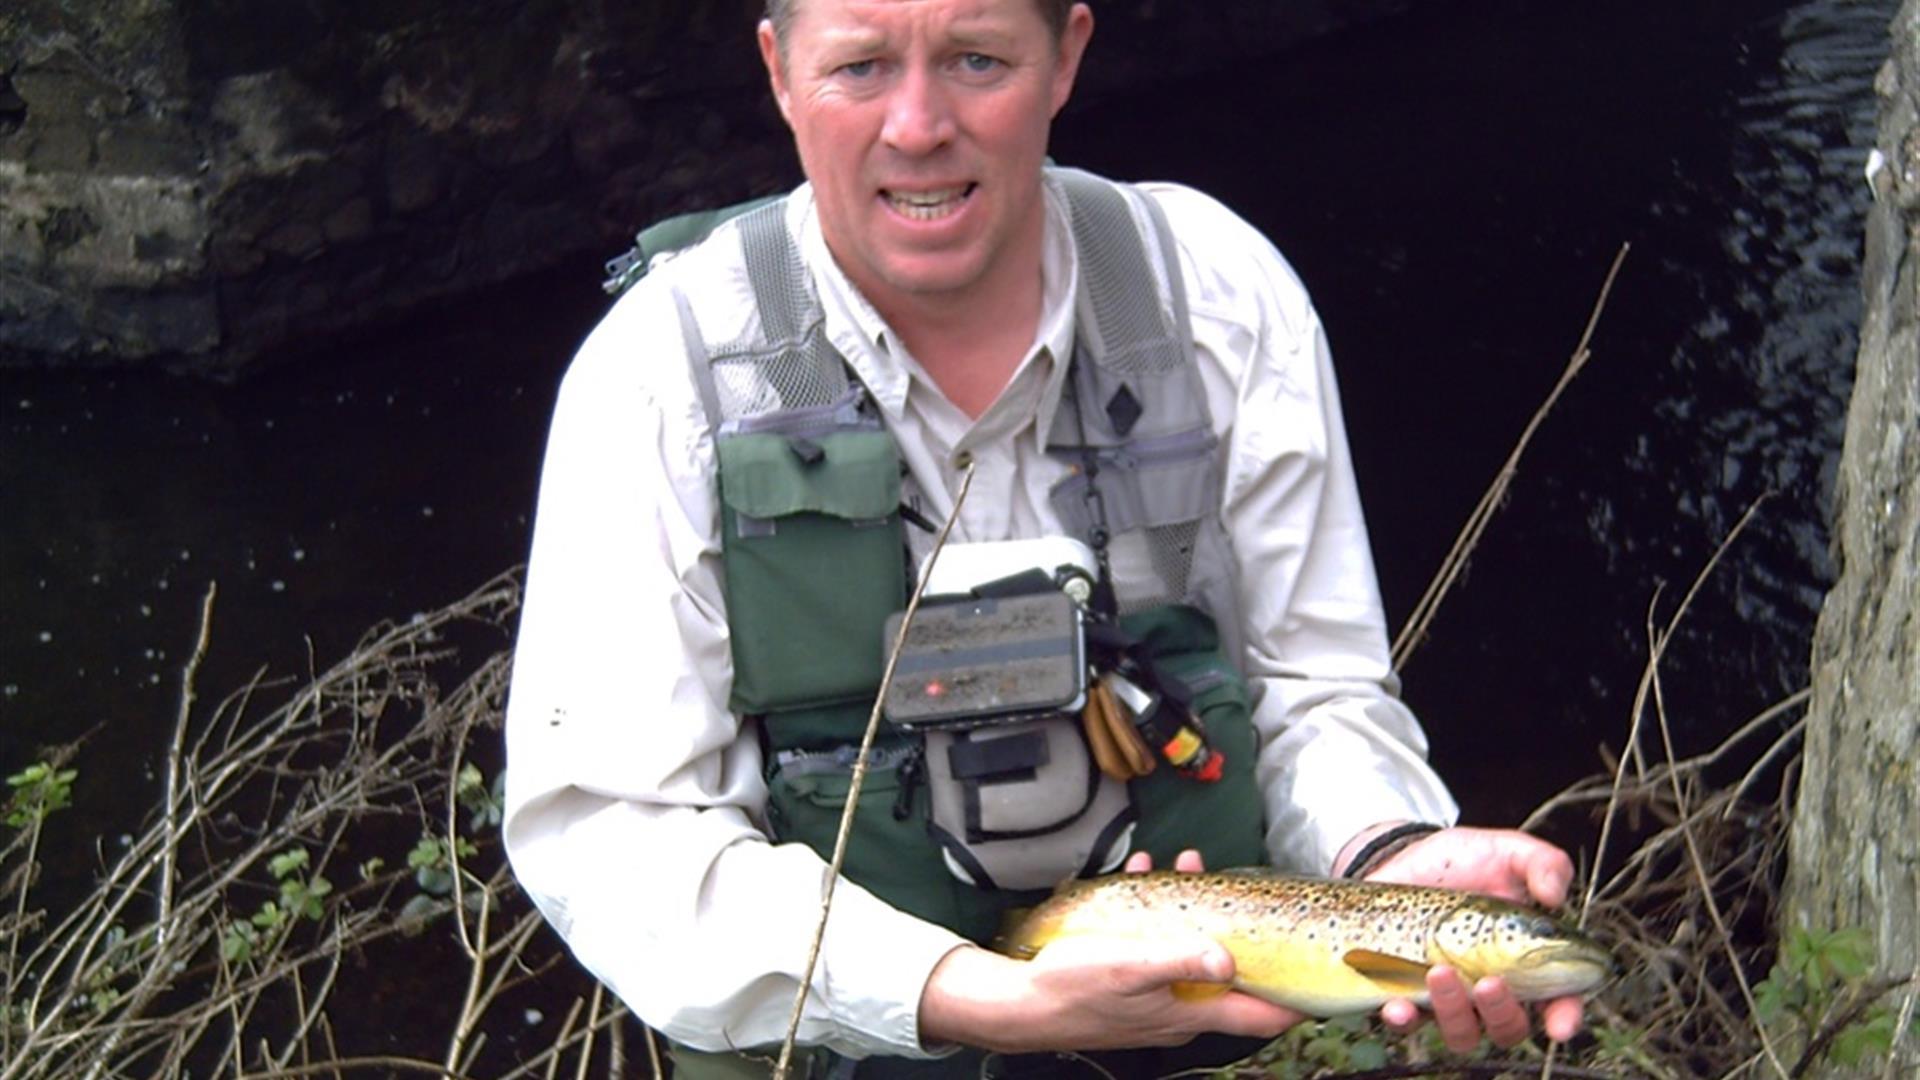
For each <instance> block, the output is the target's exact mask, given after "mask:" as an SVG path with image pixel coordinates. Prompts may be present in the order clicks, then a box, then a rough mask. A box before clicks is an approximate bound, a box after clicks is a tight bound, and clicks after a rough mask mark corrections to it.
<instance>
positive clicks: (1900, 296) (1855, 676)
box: [1783, 0, 1920, 1076]
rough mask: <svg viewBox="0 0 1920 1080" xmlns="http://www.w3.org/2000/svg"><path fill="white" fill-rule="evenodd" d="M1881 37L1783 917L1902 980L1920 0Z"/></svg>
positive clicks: (1917, 410) (1912, 729)
mask: <svg viewBox="0 0 1920 1080" xmlns="http://www.w3.org/2000/svg"><path fill="white" fill-rule="evenodd" d="M1893 41H1894V48H1893V57H1892V59H1890V60H1889V61H1888V62H1887V64H1886V66H1885V67H1884V68H1883V69H1882V70H1881V73H1880V77H1879V80H1878V82H1877V84H1876V89H1877V91H1878V92H1879V94H1880V96H1881V114H1880V128H1879V135H1878V140H1877V142H1878V147H1877V156H1876V161H1877V162H1878V164H1877V166H1876V167H1874V168H1873V169H1872V176H1871V183H1872V186H1873V208H1872V210H1871V212H1870V214H1869V216H1868V224H1867V238H1866V265H1865V268H1864V273H1863V280H1864V287H1865V291H1866V302H1867V303H1866V308H1867V310H1866V316H1865V320H1864V322H1863V325H1862V326H1861V332H1860V353H1859V359H1858V364H1857V371H1856V374H1855V378H1854V387H1853V399H1852V403H1851V405H1850V408H1849V411H1848V414H1847V434H1846V445H1845V448H1844V449H1843V451H1842V455H1841V463H1840V476H1839V483H1838V487H1837V492H1836V497H1835V507H1834V518H1835V520H1834V540H1833V548H1834V556H1835V562H1836V563H1837V569H1838V578H1837V580H1836V582H1835V584H1834V586H1833V589H1832V591H1831V592H1829V593H1828V596H1827V600H1826V604H1825V606H1824V608H1823V609H1822V611H1821V613H1820V621H1819V625H1818V627H1817V628H1816V630H1815V633H1814V645H1813V689H1814V698H1813V703H1812V706H1811V711H1810V713H1809V716H1808V720H1807V734H1806V749H1805V755H1804V758H1803V762H1802V769H1801V778H1800V795H1799V800H1798V805H1797V807H1796V811H1795V817H1794V822H1793V833H1792V840H1791V857H1790V861H1791V865H1790V869H1789V872H1788V881H1787V897H1786V901H1787V903H1786V914H1785V918H1784V920H1783V923H1784V925H1787V926H1793V925H1798V926H1805V927H1814V928H1821V929H1836V928H1841V927H1864V928H1866V929H1868V930H1871V931H1872V932H1873V935H1874V940H1875V942H1876V945H1877V947H1878V950H1879V955H1880V964H1879V967H1880V972H1881V973H1882V974H1884V975H1887V976H1889V977H1891V978H1895V979H1901V978H1905V977H1907V976H1909V975H1911V974H1912V973H1913V972H1914V971H1915V970H1916V969H1920V326H1917V325H1916V319H1915V316H1916V311H1915V308H1916V306H1917V305H1920V0H1906V3H1905V4H1903V5H1902V6H1901V10H1900V14H1899V15H1898V16H1897V17H1896V18H1895V20H1894V23H1893ZM1901 992H1902V993H1908V992H1910V988H1909V990H1903V991H1901ZM1894 1000H1895V1004H1896V1007H1897V1005H1898V998H1897V997H1896V998H1895V999H1894ZM1911 1053H1912V1049H1911V1044H1910V1047H1909V1054H1911ZM1911 1064H1912V1059H1911V1058H1909V1059H1908V1067H1909V1068H1910V1067H1911ZM1888 1068H1889V1070H1891V1069H1892V1068H1893V1066H1891V1065H1889V1066H1888ZM1870 1072H1871V1075H1875V1076H1878V1075H1880V1074H1881V1073H1880V1065H1879V1063H1876V1064H1875V1066H1874V1068H1873V1069H1872V1070H1870ZM1888 1075H1892V1072H1891V1071H1890V1072H1889V1073H1888ZM1901 1075H1912V1073H1911V1072H1903V1073H1901Z"/></svg>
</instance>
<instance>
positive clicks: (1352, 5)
mask: <svg viewBox="0 0 1920 1080" xmlns="http://www.w3.org/2000/svg"><path fill="white" fill-rule="evenodd" d="M1409 3H1411V0H1342V2H1341V3H1337V4H1336V3H1333V2H1332V0H1285V2H1275V0H1223V2H1219V3H1207V4H1194V3H1188V2H1185V0H1106V2H1099V0H1096V3H1095V5H1094V6H1095V11H1096V17H1097V20H1098V22H1099V26H1100V29H1099V31H1098V35H1097V38H1098V44H1097V50H1098V51H1097V62H1096V63H1094V64H1093V65H1091V66H1090V69H1089V75H1088V79H1087V82H1086V84H1085V86H1084V87H1083V90H1084V92H1085V93H1088V94H1098V93H1099V92H1100V91H1101V88H1102V87H1104V86H1112V85H1115V84H1117V83H1121V82H1135V81H1138V80H1141V79H1153V78H1164V77H1170V76H1174V75H1178V74H1180V73H1181V72H1182V71H1192V70H1209V69H1213V68H1216V67H1218V66H1219V65H1220V64H1221V63H1222V62H1223V61H1232V60H1236V59H1241V58H1245V57H1251V56H1257V55H1261V54H1262V53H1266V52H1271V51H1273V50H1275V49H1279V48H1282V47H1284V46H1286V45H1288V44H1291V43H1294V42H1297V41H1299V40H1301V39H1302V38H1305V37H1310V36H1313V35H1317V34H1323V33H1326V32H1328V31H1330V30H1332V29H1335V28H1338V27H1340V26H1343V25H1346V24H1349V23H1352V22H1355V21H1358V20H1363V19H1367V18H1373V17H1377V16H1380V15H1382V14H1387V13H1391V12H1394V11H1397V10H1401V9H1403V8H1404V7H1406V6H1407V5H1408V4H1409ZM760 5H761V0H646V2H645V3H625V4H621V3H613V2H609V0H461V2H455V0H307V2H303V3H259V2H258V0H91V2H89V3H86V4H72V3H67V2H63V0H9V3H8V4H7V5H6V6H5V8H4V10H0V363H11V364H22V363H58V364H75V363H96V364H118V365H130V364H131V365H155V364H159V365H165V366H168V367H174V368H191V369H195V370H200V371H209V372H214V373H231V372H235V371H238V370H241V369H243V368H245V367H246V366H247V365H249V364H250V363H253V362H254V361H255V360H256V359H257V358H258V357H260V356H261V355H262V354H263V353H266V352H267V351H269V350H271V351H272V352H273V353H274V354H275V355H286V354H288V353H290V352H293V353H297V352H300V351H302V350H304V351H308V352H319V351H321V350H324V349H325V347H326V344H327V343H328V342H329V341H330V340H332V339H333V337H334V336H335V335H337V333H338V332H339V331H342V330H345V329H348V328H352V327H357V326H363V325H366V324H369V323H372V322H376V321H378V320H380V319H383V318H388V317H391V316H393V315H395V314H397V313H400V312H404V311H405V310H407V309H409V308H411V307H413V306H415V305H418V304H420V303H422V302H424V301H428V300H432V299H435V298H440V297H447V296H452V295H457V294H460V293H463V292H466V291H470V290H473V289H476V288H479V287H482V286H485V285H487V284H491V283H496V282H499V281H502V280H505V279H508V278H511V277H514V276H516V275H519V274H524V273H528V272H531V271H535V270H539V269H543V268H546V267H550V266H553V265H555V264H557V263H559V262H561V261H562V260H570V259H581V258H582V257H583V256H585V255H588V254H592V253H600V254H612V253H614V252H615V251H616V250H618V248H619V247H620V246H621V245H623V244H624V243H625V242H626V240H627V239H628V238H630V236H631V234H632V232H633V231H634V230H635V229H636V228H637V227H639V226H640V225H643V224H645V223H647V222H649V221H652V220H655V219H657V218H659V217H662V216H664V215H666V214H669V213H673V212H676V211H679V210H681V209H687V208H693V207H699V206H715V205H722V204H725V203H727V202H732V201H736V200H738V199H741V198H745V197H747V196H748V195H751V194H760V193H764V192H767V191H771V190H777V189H779V188H780V187H783V186H785V185H787V184H789V183H791V181H792V179H793V176H794V172H793V165H792V153H791V150H790V143H789V141H788V139H787V136H786V132H785V129H784V128H783V127H782V126H781V125H780V122H779V118H778V116H777V114H776V113H775V112H774V110H773V109H772V107H771V104H770V102H769V100H768V97H767V93H766V91H765V88H764V76H763V74H762V73H761V71H760V66H759V59H758V56H757V54H756V52H755V50H754V49H753V47H752V28H753V24H754V21H755V18H756V17H757V14H758V11H759V8H760Z"/></svg>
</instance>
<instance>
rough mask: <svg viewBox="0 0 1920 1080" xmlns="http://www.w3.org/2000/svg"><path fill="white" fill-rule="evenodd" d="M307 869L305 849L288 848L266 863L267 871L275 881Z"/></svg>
mask: <svg viewBox="0 0 1920 1080" xmlns="http://www.w3.org/2000/svg"><path fill="white" fill-rule="evenodd" d="M306 868H307V849H306V848H288V849H287V850H285V851H283V852H281V853H280V854H278V855H275V856H274V857H273V858H272V859H271V860H269V861H268V863H267V871H268V872H269V873H271V874H272V875H273V876H274V878H275V879H276V880H285V879H286V878H287V876H288V875H290V874H293V873H295V872H296V871H300V870H305V869H306Z"/></svg>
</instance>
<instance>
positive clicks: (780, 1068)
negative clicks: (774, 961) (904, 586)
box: [773, 463, 974, 1080]
mask: <svg viewBox="0 0 1920 1080" xmlns="http://www.w3.org/2000/svg"><path fill="white" fill-rule="evenodd" d="M973 469H974V466H973V465H972V464H971V463H969V464H968V465H967V471H966V472H964V473H962V474H961V475H960V491H959V492H958V493H957V494H956V495H955V496H954V497H953V511H952V513H950V514H948V515H947V520H946V522H945V523H944V524H942V525H941V527H940V535H939V536H938V537H936V538H935V539H934V542H933V550H932V551H931V552H929V553H928V554H927V562H926V565H925V566H923V567H922V568H921V570H920V579H919V580H918V581H916V582H915V583H914V586H913V595H912V596H910V597H908V598H907V608H906V611H905V613H903V614H902V615H901V617H900V628H899V629H898V630H897V631H896V632H895V633H894V637H893V645H892V647H890V648H889V649H888V650H887V666H886V669H885V670H884V671H882V672H881V675H880V689H879V690H878V691H876V692H875V694H874V696H873V709H872V711H870V712H869V713H868V714H867V729H866V731H865V732H864V733H862V734H861V736H860V753H859V754H858V755H857V756H856V757H855V758H854V763H853V776H852V777H851V779H850V780H849V781H848V785H847V804H846V806H845V807H844V808H843V809H842V810H841V811H840V831H839V833H838V834H837V835H836V836H835V837H834V840H833V858H832V859H830V860H828V863H827V876H826V881H825V882H823V883H822V885H821V894H820V922H819V924H818V925H816V926H815V927H814V930H813V941H812V943H811V944H809V945H808V947H807V962H806V965H805V966H804V967H802V968H801V969H800V986H799V988H798V989H797V990H796V991H795V992H794V997H793V1012H792V1014H791V1015H789V1016H788V1017H787V1034H786V1037H785V1038H784V1039H782V1040H781V1042H780V1057H779V1060H778V1061H777V1062H776V1063H775V1064H774V1067H773V1076H774V1080H787V1072H788V1069H789V1068H790V1067H791V1066H792V1064H793V1044H794V1042H795V1040H796V1039H798V1038H799V1035H800V1015H801V1013H803V1012H804V1011H805V1010H806V1007H807V994H808V993H809V992H810V991H811V990H812V989H813V969H814V967H815V965H817V964H818V963H819V962H820V943H821V942H822V941H824V940H825V939H826V936H827V918H828V917H829V916H830V915H832V913H833V889H834V884H835V883H836V882H838V881H839V880H840V867H841V866H842V865H843V864H844V863H845V862H846V858H847V839H848V838H849V837H850V836H852V835H853V811H854V809H855V807H856V805H857V804H858V803H859V800H860V788H861V785H862V784H864V783H865V782H866V779H867V755H868V754H869V753H871V752H872V750H873V738H874V734H875V733H876V732H878V731H879V730H880V713H881V707H882V705H883V704H884V703H885V702H886V700H887V688H888V687H890V686H892V685H893V671H894V667H895V665H897V664H898V663H899V661H900V646H901V645H902V644H903V643H904V642H905V641H906V639H907V630H908V628H909V627H911V626H912V625H913V616H914V613H915V612H917V611H918V610H919V609H920V597H921V595H922V594H924V593H925V592H926V589H927V580H928V578H930V577H931V576H932V574H933V567H934V563H935V562H937V561H938V560H939V558H940V552H941V550H942V549H944V548H945V547H946V546H947V537H948V536H949V535H951V534H952V532H953V525H954V522H956V521H958V520H960V508H961V507H962V506H965V505H966V502H967V492H968V490H969V489H971V488H972V487H973Z"/></svg>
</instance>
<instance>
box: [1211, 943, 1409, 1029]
mask: <svg viewBox="0 0 1920 1080" xmlns="http://www.w3.org/2000/svg"><path fill="white" fill-rule="evenodd" d="M1222 944H1224V945H1226V947H1227V951H1228V952H1231V953H1232V954H1233V963H1234V980H1233V986H1234V988H1235V989H1237V990H1242V991H1245V992H1246V993H1249V994H1252V995H1254V996H1255V997H1260V998H1265V999H1266V1000H1268V1001H1271V1002H1273V1003H1275V1004H1277V1005H1285V1006H1287V1007H1288V1008H1290V1009H1297V1010H1299V1011H1300V1012H1303V1013H1307V1014H1309V1015H1312V1016H1341V1015H1345V1014H1348V1013H1357V1012H1370V1011H1372V1010H1374V1009H1377V1008H1379V1007H1380V1006H1382V1005H1384V1004H1386V1003H1387V1002H1388V1001H1391V1000H1393V999H1394V998H1398V997H1404V998H1409V999H1411V1000H1412V1001H1414V1002H1415V1003H1416V1004H1421V1005H1424V1004H1426V999H1427V984H1426V979H1425V970H1424V968H1423V967H1421V966H1418V965H1413V964H1402V963H1397V962H1394V961H1391V960H1389V959H1388V958H1386V957H1378V956H1375V955H1373V954H1363V955H1361V956H1359V957H1355V954H1353V953H1350V952H1348V951H1347V950H1344V949H1341V948H1338V947H1332V946H1329V945H1327V944H1325V943H1320V942H1304V943H1302V942H1295V941H1257V942H1248V941H1244V940H1234V939H1227V940H1224V941H1222ZM1356 963H1357V965H1358V966H1356Z"/></svg>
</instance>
